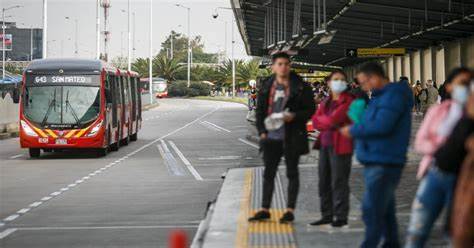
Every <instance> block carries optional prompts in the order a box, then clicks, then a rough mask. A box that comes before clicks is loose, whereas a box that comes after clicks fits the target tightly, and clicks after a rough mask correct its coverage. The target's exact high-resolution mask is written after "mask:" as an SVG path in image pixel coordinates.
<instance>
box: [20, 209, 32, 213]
mask: <svg viewBox="0 0 474 248" xmlns="http://www.w3.org/2000/svg"><path fill="white" fill-rule="evenodd" d="M30 209H31V208H22V209H20V210H18V211H17V213H18V214H24V213H26V212H28V211H30Z"/></svg>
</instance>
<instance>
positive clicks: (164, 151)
mask: <svg viewBox="0 0 474 248" xmlns="http://www.w3.org/2000/svg"><path fill="white" fill-rule="evenodd" d="M157 147H158V151H159V152H160V154H161V157H162V158H163V160H164V162H165V165H166V168H167V169H168V172H169V173H170V174H171V175H174V176H184V175H185V172H184V169H183V168H181V167H180V166H179V165H178V161H176V159H175V157H174V156H173V154H172V153H171V151H170V150H169V148H168V146H167V145H166V144H165V143H161V144H158V145H157Z"/></svg>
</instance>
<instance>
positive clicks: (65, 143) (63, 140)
mask: <svg viewBox="0 0 474 248" xmlns="http://www.w3.org/2000/svg"><path fill="white" fill-rule="evenodd" d="M56 145H67V139H56Z"/></svg>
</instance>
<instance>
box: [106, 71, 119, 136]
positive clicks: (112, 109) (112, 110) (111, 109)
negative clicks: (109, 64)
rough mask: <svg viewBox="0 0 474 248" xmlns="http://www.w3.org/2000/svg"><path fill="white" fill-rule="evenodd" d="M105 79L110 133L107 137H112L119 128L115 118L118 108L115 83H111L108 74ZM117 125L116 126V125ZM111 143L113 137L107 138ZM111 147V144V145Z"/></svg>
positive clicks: (107, 122) (107, 120) (107, 127)
mask: <svg viewBox="0 0 474 248" xmlns="http://www.w3.org/2000/svg"><path fill="white" fill-rule="evenodd" d="M104 78H105V110H106V111H105V119H106V123H105V124H106V126H105V127H106V129H107V130H108V132H109V133H107V135H110V136H111V134H112V133H113V132H112V131H113V130H114V128H115V127H116V126H117V125H116V121H117V117H116V116H115V115H116V114H117V110H116V106H115V105H114V97H113V85H114V84H113V83H112V82H111V79H110V75H109V74H108V73H106V74H105V75H104ZM114 124H115V125H114ZM107 138H108V139H109V140H110V142H112V137H107ZM109 145H110V144H109Z"/></svg>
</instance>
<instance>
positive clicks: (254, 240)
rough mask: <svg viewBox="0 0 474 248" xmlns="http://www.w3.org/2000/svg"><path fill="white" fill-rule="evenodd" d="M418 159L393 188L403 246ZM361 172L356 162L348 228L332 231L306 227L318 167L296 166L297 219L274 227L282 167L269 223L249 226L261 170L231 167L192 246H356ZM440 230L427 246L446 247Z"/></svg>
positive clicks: (360, 232)
mask: <svg viewBox="0 0 474 248" xmlns="http://www.w3.org/2000/svg"><path fill="white" fill-rule="evenodd" d="M313 155H314V152H313ZM316 156H317V155H316ZM306 159H308V158H306ZM313 159H314V158H313ZM316 160H317V158H316ZM419 160H420V157H419V156H418V155H416V154H415V153H414V152H410V155H409V160H408V163H407V165H406V167H405V169H404V174H403V177H402V180H401V182H400V185H399V187H398V190H397V217H398V225H399V232H400V241H401V242H403V241H404V237H405V230H406V229H407V225H408V222H409V217H410V211H411V203H412V201H413V197H414V196H415V192H416V189H417V187H418V181H417V180H416V179H415V175H416V169H417V165H418V162H419ZM313 161H314V160H313ZM362 172H363V166H362V165H360V164H357V163H354V164H353V167H352V172H351V178H350V187H351V196H350V199H351V201H350V213H349V225H348V226H346V227H343V228H333V227H332V226H330V225H323V226H320V227H312V226H308V223H310V222H312V221H315V220H318V219H319V218H320V217H321V215H320V204H319V197H318V168H317V166H316V163H313V164H310V163H305V162H304V164H302V165H300V179H301V181H300V194H299V197H298V203H297V208H296V211H295V215H296V220H295V222H294V223H293V224H279V223H278V219H279V218H280V217H281V215H282V214H283V212H284V210H285V207H286V195H287V194H286V191H287V190H286V188H287V180H286V176H285V167H284V165H280V169H279V173H277V177H276V180H275V192H274V196H273V203H272V207H271V213H272V219H271V221H267V222H261V223H249V222H248V221H247V219H248V218H249V216H252V215H253V214H254V212H255V211H257V210H258V209H259V208H260V203H261V191H262V181H263V178H262V174H263V167H254V168H237V169H231V170H229V171H228V173H227V175H226V178H225V181H224V184H223V187H222V188H221V191H220V193H219V195H218V198H217V200H216V203H215V205H214V207H213V209H212V211H210V213H209V216H208V224H207V227H206V228H205V229H206V230H205V231H203V232H202V233H203V236H202V237H201V238H200V244H199V245H197V244H196V243H195V244H194V245H193V247H205V248H217V247H219V248H221V247H239V248H240V247H242V248H243V247H285V248H290V247H291V248H293V247H294V248H296V247H358V246H359V245H360V243H361V242H362V239H363V236H364V224H363V222H362V219H361V217H362V214H361V210H360V209H361V200H362V194H363V190H364V185H363V179H362ZM440 220H443V218H440ZM442 227H443V222H442V221H439V222H438V223H437V224H436V226H435V228H434V230H433V231H432V235H431V238H430V241H429V244H428V247H440V246H441V247H442V246H446V245H447V243H446V242H445V240H444V239H443V232H442Z"/></svg>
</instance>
